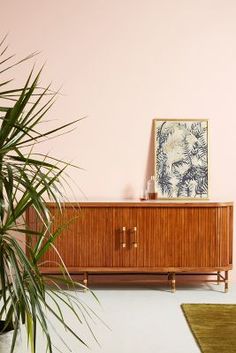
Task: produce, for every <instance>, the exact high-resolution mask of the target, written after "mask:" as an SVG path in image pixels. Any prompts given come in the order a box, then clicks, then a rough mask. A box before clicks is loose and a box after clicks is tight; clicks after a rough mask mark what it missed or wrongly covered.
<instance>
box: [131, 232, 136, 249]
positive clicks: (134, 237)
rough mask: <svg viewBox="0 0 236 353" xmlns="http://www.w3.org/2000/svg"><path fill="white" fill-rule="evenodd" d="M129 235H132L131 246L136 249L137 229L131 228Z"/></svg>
mask: <svg viewBox="0 0 236 353" xmlns="http://www.w3.org/2000/svg"><path fill="white" fill-rule="evenodd" d="M131 233H132V241H131V242H132V245H133V247H134V248H137V247H138V238H137V227H133V228H131Z"/></svg>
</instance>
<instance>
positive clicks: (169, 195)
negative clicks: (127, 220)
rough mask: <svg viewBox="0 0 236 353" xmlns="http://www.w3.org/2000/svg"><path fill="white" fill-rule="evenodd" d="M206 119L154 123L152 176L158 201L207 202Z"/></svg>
mask: <svg viewBox="0 0 236 353" xmlns="http://www.w3.org/2000/svg"><path fill="white" fill-rule="evenodd" d="M208 137H209V136H208V120H207V119H155V120H154V143H155V147H154V151H155V158H154V161H155V176H156V182H157V192H158V198H159V199H174V200H188V199H189V200H195V199H197V200H206V199H209V172H208V169H209V168H208V164H209V161H208V160H209V156H208V154H209V146H208V145H209V142H208Z"/></svg>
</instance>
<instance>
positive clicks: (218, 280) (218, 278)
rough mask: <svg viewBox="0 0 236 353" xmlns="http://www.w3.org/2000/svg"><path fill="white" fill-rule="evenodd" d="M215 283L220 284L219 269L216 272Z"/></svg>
mask: <svg viewBox="0 0 236 353" xmlns="http://www.w3.org/2000/svg"><path fill="white" fill-rule="evenodd" d="M217 284H220V271H218V272H217Z"/></svg>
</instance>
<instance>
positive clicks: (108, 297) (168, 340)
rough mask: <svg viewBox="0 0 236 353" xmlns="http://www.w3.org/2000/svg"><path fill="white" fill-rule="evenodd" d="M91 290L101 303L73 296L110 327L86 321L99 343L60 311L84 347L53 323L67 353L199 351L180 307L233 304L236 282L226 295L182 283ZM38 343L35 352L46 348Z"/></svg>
mask: <svg viewBox="0 0 236 353" xmlns="http://www.w3.org/2000/svg"><path fill="white" fill-rule="evenodd" d="M94 293H95V294H96V296H97V297H98V299H99V301H100V304H101V305H97V304H95V302H94V300H93V299H92V297H91V295H90V294H89V293H79V296H80V298H81V299H82V300H84V301H85V302H86V303H88V304H89V305H90V306H91V307H92V308H93V309H94V310H95V312H96V313H97V314H98V315H99V316H100V318H101V319H103V320H104V321H105V323H106V324H107V325H108V326H109V327H110V329H108V328H107V327H106V326H104V325H103V324H102V323H100V322H99V320H98V319H96V320H95V321H96V323H95V324H91V325H92V329H93V331H94V333H95V334H96V337H97V339H98V341H99V343H100V346H99V345H98V344H97V343H96V342H95V340H94V339H93V338H92V335H91V334H89V331H88V329H86V328H85V327H84V325H83V326H82V327H80V326H79V325H78V324H77V323H76V321H75V320H74V319H72V317H71V315H70V314H69V313H68V311H67V310H64V312H65V313H66V315H67V319H68V320H69V321H70V323H71V325H72V327H74V330H76V331H77V332H78V333H79V335H81V337H83V338H84V339H85V340H86V342H87V343H88V345H89V347H90V348H89V349H87V348H86V347H84V346H83V345H81V344H78V343H77V342H75V340H74V339H73V337H72V336H71V335H70V334H69V333H65V332H64V331H63V330H62V328H57V326H56V325H55V326H54V325H53V326H54V327H53V330H54V329H55V332H56V331H57V332H58V334H59V336H60V337H61V338H62V339H63V340H64V341H65V342H66V343H67V344H68V346H70V347H71V349H72V350H71V352H73V353H79V352H82V353H85V352H88V353H89V352H92V353H146V352H147V353H199V352H200V351H199V349H198V347H197V345H196V343H195V341H194V339H193V337H192V334H191V332H190V330H189V328H188V326H187V324H186V321H185V318H184V316H183V313H182V311H181V307H180V305H181V304H182V303H236V285H231V288H230V290H229V292H228V293H224V292H223V285H219V286H217V285H211V286H210V285H204V286H203V285H202V286H201V285H198V286H189V285H185V286H183V285H182V286H181V287H178V288H177V291H176V293H175V294H173V293H171V292H169V290H168V288H167V287H160V286H157V287H154V286H150V287H145V288H144V287H136V288H134V287H122V288H121V287H115V286H113V287H111V286H110V287H104V288H95V289H94ZM62 309H63V308H62ZM64 309H65V308H64ZM83 327H84V328H83ZM53 336H54V339H55V341H54V342H55V345H56V347H57V348H58V349H59V351H60V352H63V353H65V352H68V350H67V348H66V347H65V346H63V343H62V342H61V340H60V338H59V337H58V336H57V335H56V333H55V334H53ZM40 347H41V349H39V351H38V352H39V353H44V352H46V349H44V348H43V342H42V341H41V342H40ZM57 351H58V350H57V349H55V352H57ZM53 352H54V351H53ZM216 353H218V352H216ZM219 353H220V352H219Z"/></svg>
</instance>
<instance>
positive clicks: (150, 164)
mask: <svg viewBox="0 0 236 353" xmlns="http://www.w3.org/2000/svg"><path fill="white" fill-rule="evenodd" d="M154 134H155V119H153V120H152V125H151V132H150V137H149V147H148V154H147V162H146V168H145V175H144V180H143V185H142V190H140V195H138V196H139V197H143V196H144V195H145V190H146V185H147V181H148V180H149V179H150V177H151V175H154V174H155V168H154V160H155V156H154V153H155V151H154ZM123 198H124V199H125V200H132V199H137V194H136V192H135V189H134V187H133V186H132V184H127V185H126V186H125V187H124V190H123Z"/></svg>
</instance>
